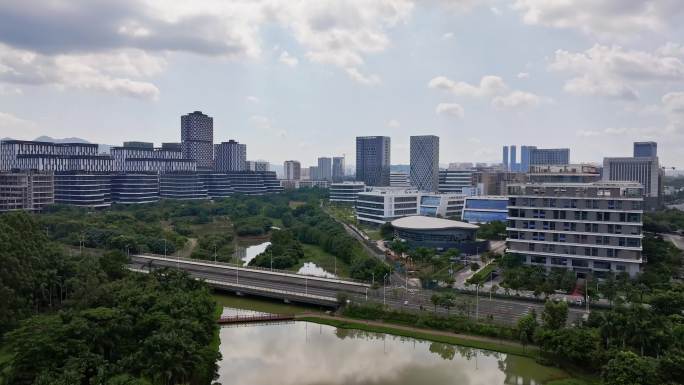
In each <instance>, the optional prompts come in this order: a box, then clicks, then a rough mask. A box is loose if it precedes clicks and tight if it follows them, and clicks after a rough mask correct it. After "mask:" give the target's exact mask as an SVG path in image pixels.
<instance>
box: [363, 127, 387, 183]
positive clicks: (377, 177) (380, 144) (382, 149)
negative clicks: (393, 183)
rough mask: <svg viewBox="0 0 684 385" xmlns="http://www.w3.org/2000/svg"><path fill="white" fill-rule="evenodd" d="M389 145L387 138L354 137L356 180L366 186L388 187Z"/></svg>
mask: <svg viewBox="0 0 684 385" xmlns="http://www.w3.org/2000/svg"><path fill="white" fill-rule="evenodd" d="M390 145H391V140H390V138H389V137H388V136H357V137H356V180H357V181H360V182H364V183H365V184H366V185H367V186H389V184H390V181H389V176H390V162H391V159H390Z"/></svg>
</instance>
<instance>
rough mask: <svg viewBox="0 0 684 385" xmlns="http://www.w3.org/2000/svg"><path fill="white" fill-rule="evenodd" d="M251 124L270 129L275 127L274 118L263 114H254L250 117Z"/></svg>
mask: <svg viewBox="0 0 684 385" xmlns="http://www.w3.org/2000/svg"><path fill="white" fill-rule="evenodd" d="M249 124H250V125H251V126H252V127H254V128H258V129H261V130H270V129H271V128H273V119H271V118H269V117H266V116H262V115H252V116H250V117H249Z"/></svg>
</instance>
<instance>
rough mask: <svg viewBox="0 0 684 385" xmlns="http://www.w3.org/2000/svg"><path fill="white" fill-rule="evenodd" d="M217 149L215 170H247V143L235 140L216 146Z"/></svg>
mask: <svg viewBox="0 0 684 385" xmlns="http://www.w3.org/2000/svg"><path fill="white" fill-rule="evenodd" d="M214 149H215V151H216V159H215V166H214V168H215V170H216V171H218V172H230V171H245V170H247V145H246V144H241V143H239V142H237V141H235V140H232V139H231V140H229V141H227V142H222V143H220V144H217V145H215V146H214Z"/></svg>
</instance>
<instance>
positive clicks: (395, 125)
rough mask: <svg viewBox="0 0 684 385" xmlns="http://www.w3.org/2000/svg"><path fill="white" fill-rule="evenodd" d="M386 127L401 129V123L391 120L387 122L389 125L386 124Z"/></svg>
mask: <svg viewBox="0 0 684 385" xmlns="http://www.w3.org/2000/svg"><path fill="white" fill-rule="evenodd" d="M385 126H387V127H389V128H399V127H400V126H401V123H399V121H398V120H396V119H390V120H388V121H387V123H385Z"/></svg>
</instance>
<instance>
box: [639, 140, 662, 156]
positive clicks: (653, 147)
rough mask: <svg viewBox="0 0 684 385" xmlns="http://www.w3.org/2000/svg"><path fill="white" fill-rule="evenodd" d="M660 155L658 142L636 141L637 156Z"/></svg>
mask: <svg viewBox="0 0 684 385" xmlns="http://www.w3.org/2000/svg"><path fill="white" fill-rule="evenodd" d="M657 156H658V143H656V142H634V157H635V158H655V157H657Z"/></svg>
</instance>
